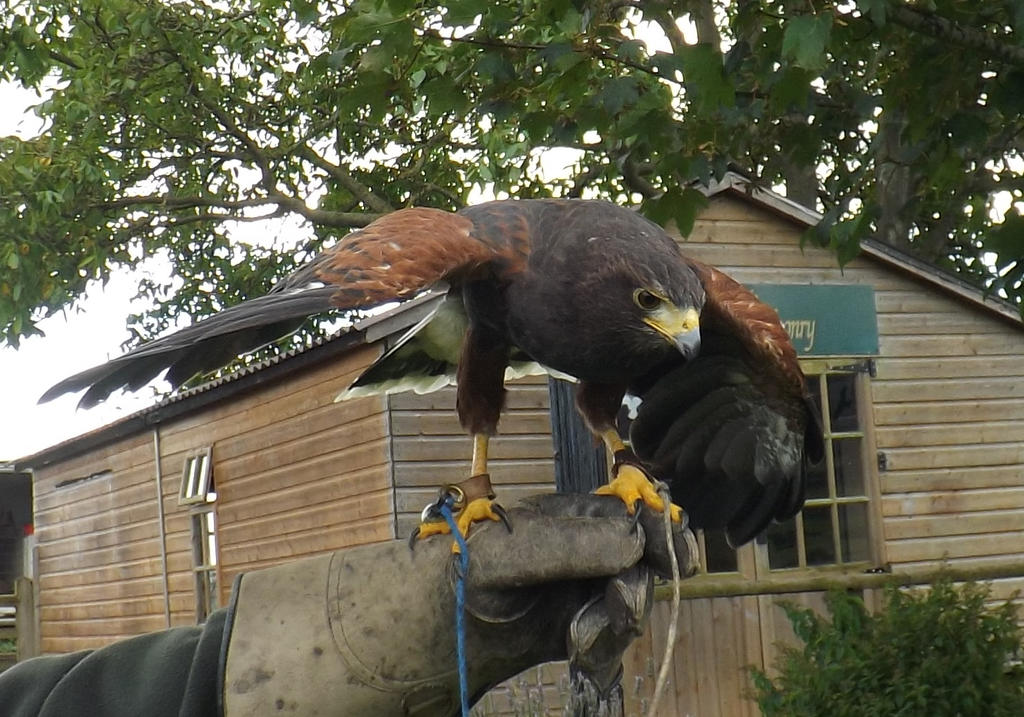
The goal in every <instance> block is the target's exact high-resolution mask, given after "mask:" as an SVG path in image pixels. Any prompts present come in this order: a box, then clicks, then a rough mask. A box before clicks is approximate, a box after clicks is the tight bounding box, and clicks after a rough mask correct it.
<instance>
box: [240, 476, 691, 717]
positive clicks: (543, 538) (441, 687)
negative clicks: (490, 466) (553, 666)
mask: <svg viewBox="0 0 1024 717" xmlns="http://www.w3.org/2000/svg"><path fill="white" fill-rule="evenodd" d="M509 513H510V518H511V522H512V524H513V525H514V526H515V530H514V532H513V533H511V534H510V533H508V532H507V531H506V530H505V528H504V527H502V526H501V525H498V524H494V523H488V524H484V525H483V526H481V527H478V528H477V529H476V530H474V531H473V532H472V533H471V534H470V535H469V537H468V540H467V544H468V548H469V570H468V573H467V575H466V620H465V625H466V627H465V630H466V635H465V637H466V643H465V644H466V661H467V666H468V685H469V692H470V695H471V696H472V698H471V700H472V701H475V700H476V699H479V697H481V696H482V695H483V694H484V693H485V692H486V691H487V690H488V689H490V688H491V687H493V686H494V685H496V684H498V683H499V682H501V681H503V680H505V679H508V678H509V677H512V676H514V675H516V674H518V673H519V672H521V671H522V670H524V669H526V668H528V667H531V666H534V665H538V664H540V663H543V662H549V661H552V660H560V659H566V658H569V660H570V672H571V683H572V697H571V699H572V700H573V701H574V704H573V705H572V710H573V713H574V714H577V715H580V716H581V717H582V716H584V715H586V716H588V717H589V716H594V717H597V715H606V714H607V715H611V714H615V713H614V711H611V712H610V711H609V709H614V705H615V704H616V701H615V700H613V699H612V696H613V695H614V694H615V693H616V691H617V690H618V689H619V679H620V677H621V658H622V653H623V652H624V651H625V649H626V647H627V646H628V645H629V643H630V642H631V641H632V640H633V639H634V638H635V637H636V636H638V635H639V634H641V633H642V631H643V629H644V627H645V625H646V619H647V616H648V614H649V611H650V607H651V600H652V594H653V593H652V588H653V576H654V575H661V576H667V575H669V574H670V570H671V568H670V557H669V553H668V546H667V543H666V536H665V532H664V528H663V527H662V516H660V515H657V514H655V513H654V512H652V511H649V510H641V512H640V517H639V520H638V521H637V520H636V519H634V518H631V517H629V516H628V515H627V514H626V511H625V506H624V505H623V503H622V502H621V501H619V500H618V499H616V498H607V497H600V496H592V495H590V496H588V495H565V494H562V495H545V496H536V497H534V498H532V499H529V500H527V501H524V502H523V503H522V504H521V505H520V506H518V507H516V508H513V509H511V510H510V511H509ZM673 530H674V533H673V535H672V540H673V548H674V549H675V551H676V554H677V557H678V560H679V564H680V566H681V569H682V570H683V571H684V574H689V573H691V572H692V571H693V569H695V560H696V555H697V551H696V543H695V541H694V538H693V535H692V533H690V531H689V530H688V529H687V528H685V526H680V525H675V526H674V527H673ZM456 566H457V556H454V555H452V554H451V551H450V542H449V541H442V540H436V541H426V542H421V543H419V544H417V545H416V547H415V550H410V549H409V547H408V546H407V545H406V544H405V543H404V542H393V543H388V544H384V545H373V546H366V547H362V548H355V549H351V550H345V551H338V552H336V553H333V554H331V555H326V556H323V557H319V558H313V559H311V560H304V561H299V562H295V563H292V564H290V565H286V566H282V567H280V568H273V569H269V570H263V571H258V572H254V573H249V574H246V575H243V576H242V577H241V579H240V581H239V583H238V584H237V586H236V592H235V601H234V607H233V610H234V618H233V621H232V625H231V638H230V644H229V647H228V651H227V660H226V664H225V671H224V685H223V689H224V714H225V715H226V716H227V717H241V716H247V715H262V714H266V712H267V706H268V705H281V709H283V710H285V711H290V712H292V713H302V714H312V713H314V711H315V712H316V713H317V714H322V715H337V716H339V717H340V716H343V715H345V716H347V715H368V714H374V715H383V716H387V715H423V716H427V715H430V716H434V715H436V716H438V717H450V716H451V715H455V714H457V713H458V709H459V688H458V673H457V669H456V663H457V661H456V636H455V631H454V620H455V609H456V602H455V582H456V579H457V567H456Z"/></svg>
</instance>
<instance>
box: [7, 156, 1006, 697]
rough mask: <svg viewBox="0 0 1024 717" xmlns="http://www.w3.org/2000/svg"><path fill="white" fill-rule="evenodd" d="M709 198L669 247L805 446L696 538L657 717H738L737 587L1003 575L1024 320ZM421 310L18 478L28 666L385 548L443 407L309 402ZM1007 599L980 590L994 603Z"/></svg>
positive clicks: (758, 204)
mask: <svg viewBox="0 0 1024 717" xmlns="http://www.w3.org/2000/svg"><path fill="white" fill-rule="evenodd" d="M708 196H709V203H708V206H707V208H706V209H705V211H704V212H703V214H702V215H701V216H700V218H699V219H698V221H697V223H696V226H695V228H694V230H693V232H692V234H691V236H690V237H689V239H688V240H687V241H686V242H684V246H683V249H684V251H685V252H687V253H689V254H691V255H692V256H694V257H696V258H699V259H701V260H704V261H707V262H709V263H712V264H714V265H716V266H719V267H720V268H722V269H724V270H725V271H727V272H728V273H730V274H732V275H733V276H734V277H735V278H737V279H738V280H740V281H742V282H744V283H748V284H751V285H753V286H755V287H756V290H757V291H758V292H759V293H760V294H761V295H762V297H763V298H765V300H768V301H770V302H772V303H775V304H776V305H777V306H778V307H779V309H780V313H781V314H782V316H783V319H784V321H785V322H786V323H787V327H788V328H789V330H790V333H791V335H792V336H793V338H794V343H795V344H796V346H797V349H798V351H799V352H800V354H801V359H802V361H803V362H804V366H805V371H806V372H807V373H808V375H809V377H810V379H809V380H810V381H811V383H812V386H813V387H814V390H815V391H816V392H817V394H818V395H819V396H820V398H821V403H822V405H823V407H824V410H823V412H824V422H825V427H826V435H827V439H828V444H829V445H828V448H829V450H828V461H827V464H826V465H825V466H824V467H823V468H822V469H821V470H820V471H819V472H818V473H817V474H816V475H815V476H814V479H813V480H812V484H811V486H810V490H809V501H808V505H807V507H806V509H805V510H804V511H803V513H802V514H801V516H799V517H798V518H797V519H796V520H795V521H792V522H789V523H787V524H785V525H781V526H776V527H774V528H773V529H772V530H770V531H769V532H768V534H767V536H766V539H765V540H764V541H758V542H756V543H754V544H751V545H748V546H744V547H743V548H741V549H740V550H738V551H732V550H731V549H729V548H728V547H727V546H725V545H724V542H723V541H722V540H721V538H720V537H719V536H715V535H707V536H702V538H701V544H702V552H703V558H704V571H703V573H702V574H701V575H699V576H697V577H695V578H693V579H691V580H690V581H687V585H686V587H687V588H688V589H690V590H691V591H693V592H694V594H700V595H702V596H701V597H694V598H691V599H687V600H686V601H685V602H684V606H683V612H682V615H681V621H680V624H679V628H680V635H679V643H678V645H677V647H676V660H675V663H676V664H675V671H674V679H673V686H672V690H671V695H670V699H671V700H674V703H675V710H676V714H679V715H686V714H699V715H701V717H715V716H716V715H721V716H722V717H732V716H733V715H754V714H756V710H755V708H754V707H753V705H752V704H751V703H749V702H746V701H745V700H744V699H743V697H742V695H743V693H744V692H745V691H746V689H747V683H746V677H745V672H744V670H743V667H744V666H745V665H748V664H755V665H764V664H768V663H770V661H771V659H772V657H773V654H774V647H773V645H774V643H775V642H776V641H777V640H778V639H782V638H785V636H786V634H787V628H786V626H785V625H784V620H783V619H782V617H781V612H780V611H779V610H778V608H777V607H776V606H775V598H774V597H772V596H765V595H757V594H756V593H757V592H758V590H759V589H758V587H757V586H759V585H760V586H763V585H765V584H778V583H780V582H783V583H784V582H785V581H790V582H791V584H792V585H794V586H796V585H801V584H803V583H804V582H806V581H807V579H808V577H817V576H831V577H832V578H835V579H836V580H839V581H843V580H853V579H854V578H855V577H857V576H861V575H863V573H864V571H865V570H868V569H872V568H878V567H892V568H895V569H919V568H928V567H937V566H939V565H941V564H944V563H948V564H951V565H977V566H990V567H992V568H993V569H998V568H999V567H1000V566H1003V565H1009V564H1010V563H1012V562H1015V561H1017V562H1019V560H1020V558H1021V557H1022V554H1024V531H1022V528H1024V420H1022V419H1024V330H1022V329H1024V326H1022V323H1021V320H1020V317H1019V315H1018V314H1017V313H1016V311H1015V309H1014V308H1013V307H1011V306H1008V305H1006V304H1004V303H1001V302H999V301H997V300H994V299H992V298H986V297H984V296H983V295H982V293H981V292H979V291H978V290H976V289H974V288H972V287H970V286H968V285H966V284H962V283H960V282H959V281H957V280H956V279H955V278H951V277H949V276H946V275H944V274H942V273H940V272H938V271H936V270H935V269H934V268H932V267H929V266H926V265H922V264H920V263H918V262H916V261H914V260H912V259H910V258H908V257H906V256H903V255H900V254H898V253H896V252H894V251H893V250H891V249H888V248H886V247H884V246H881V245H878V244H874V243H870V242H869V243H867V244H866V245H865V248H864V252H863V253H862V255H861V256H860V257H859V258H857V259H855V260H854V261H853V262H851V263H850V264H848V265H847V266H846V267H845V268H843V269H840V268H838V267H837V265H836V263H835V259H834V257H833V255H832V254H830V253H828V252H826V251H824V250H820V249H816V248H811V247H807V248H803V249H801V247H800V242H799V238H800V235H801V233H802V232H803V230H804V229H806V227H807V226H809V225H811V224H813V223H814V222H816V221H817V216H816V215H815V214H814V213H813V212H810V211H809V210H807V209H804V208H802V207H800V206H798V205H796V204H793V203H791V202H789V201H787V200H785V199H784V198H781V197H778V196H776V195H774V194H771V193H768V192H763V191H759V190H753V191H750V190H749V189H748V188H747V187H746V186H745V185H744V184H743V182H742V180H741V179H740V178H739V177H735V176H730V177H728V178H727V179H726V181H725V182H723V183H722V184H720V185H717V186H715V187H714V188H713V189H711V190H710V191H709V192H708ZM428 303H429V299H427V300H425V301H419V302H416V303H414V304H412V305H407V306H405V307H403V308H401V309H400V310H396V311H393V312H391V313H390V314H387V315H384V316H381V317H378V318H377V319H375V320H373V321H371V322H368V323H365V324H362V325H360V326H359V327H358V329H357V330H352V331H350V332H348V333H346V334H344V335H342V336H340V337H338V338H336V339H334V340H332V341H328V342H324V343H321V344H319V345H317V346H314V347H313V348H310V349H307V350H304V351H301V352H295V353H293V354H290V355H286V356H283V357H281V358H279V359H276V360H273V361H269V362H266V363H264V364H261V365H258V366H254V367H252V368H250V369H247V370H246V371H243V372H241V373H239V374H236V375H233V376H231V377H229V378H226V379H223V380H221V381H218V382H215V383H213V384H210V385H207V386H203V387H201V388H198V389H195V390H192V391H188V392H185V393H183V394H181V395H179V396H176V397H174V398H172V399H169V400H167V401H165V402H164V403H162V404H159V405H158V406H156V407H154V408H152V409H148V410H146V411H142V412H140V413H138V414H135V415H133V416H130V417H128V418H126V419H123V420H121V421H119V422H117V423H114V424H112V425H110V426H107V427H105V428H102V429H99V430H98V431H94V432H93V433H90V434H87V435H85V436H82V437H79V438H76V439H73V440H71V441H68V442H65V443H62V444H60V445H57V446H54V447H52V448H49V449H47V450H44V451H41V452H40V453H37V454H35V455H33V456H28V457H26V458H24V459H22V460H20V461H18V467H19V468H21V469H31V470H32V472H33V475H34V479H33V480H34V489H35V526H36V540H37V551H38V554H37V562H38V599H39V608H40V609H39V617H40V623H41V624H40V630H41V632H40V635H41V646H42V649H43V651H44V652H66V651H71V650H76V649H81V648H85V647H95V646H98V645H102V644H105V643H107V642H110V641H112V640H115V639H117V638H120V637H126V636H129V635H134V634H138V633H141V632H145V631H148V630H156V629H161V628H163V627H165V626H168V625H181V624H189V623H193V622H195V621H196V620H197V619H202V616H203V615H205V614H206V613H207V612H208V611H209V610H210V609H212V607H214V606H215V605H218V604H223V603H224V601H225V600H226V598H227V593H228V591H229V590H230V585H231V582H232V580H233V578H234V577H235V576H236V575H237V574H238V573H240V572H242V571H245V570H252V569H256V568H261V567H266V566H271V565H275V564H280V563H282V562H285V561H288V560H291V559H293V558H296V557H301V556H305V555H309V554H313V553H318V552H322V551H327V550H334V549H338V548H343V547H346V546H350V545H355V544H361V543H368V542H374V541H380V540H389V539H393V538H402V537H404V536H405V535H407V533H408V529H409V528H410V527H411V526H412V525H413V524H414V522H415V516H416V515H417V514H418V512H419V510H420V509H421V508H422V506H423V505H424V504H425V503H426V502H427V501H428V500H430V499H431V498H432V497H433V495H434V493H435V491H436V486H437V485H438V484H439V483H440V482H442V481H444V480H446V479H448V478H449V477H451V476H462V475H464V474H465V472H466V470H467V468H468V464H469V457H470V456H469V454H470V442H469V441H468V440H466V438H465V437H464V436H463V435H462V432H461V430H460V429H459V427H458V425H457V421H456V419H455V415H454V411H453V407H454V396H453V391H452V390H451V389H446V390H443V391H440V392H437V393H433V394H429V395H424V396H417V395H412V394H402V395H396V396H391V397H387V398H385V397H371V398H363V399H358V400H354V401H348V402H343V403H334V397H335V396H336V395H337V394H338V393H339V392H340V391H341V390H342V389H343V388H344V387H345V386H346V385H347V384H348V382H349V381H351V380H352V379H353V378H354V377H355V375H356V374H357V373H358V372H359V371H360V370H361V369H362V368H363V367H364V366H365V365H367V364H368V363H369V362H370V361H371V360H372V359H373V358H374V357H375V356H376V355H378V353H379V351H380V350H381V347H382V346H384V345H386V344H387V342H388V341H389V340H393V338H394V337H396V336H397V335H400V334H401V332H402V331H403V330H404V329H405V328H407V327H409V326H411V325H412V324H413V323H414V322H415V321H416V320H418V318H420V317H421V316H422V315H423V312H424V311H426V310H427V309H428V308H429V307H428V306H427V304H428ZM55 378H56V377H55ZM508 405H509V410H508V412H507V414H506V415H505V417H504V419H503V421H502V424H501V430H502V431H503V433H502V435H501V436H499V437H497V438H496V439H495V441H494V443H493V444H492V446H493V447H492V451H491V453H492V459H493V460H492V463H491V468H492V475H493V477H494V479H495V481H496V483H497V484H498V485H499V486H500V488H499V490H500V491H501V494H502V496H503V500H504V501H506V502H512V501H513V499H514V496H515V495H517V494H520V493H524V492H535V491H539V490H551V489H552V488H553V484H554V474H555V465H556V457H555V452H554V450H553V448H552V440H551V436H550V426H551V422H550V418H549V409H548V407H549V389H548V386H547V383H546V381H544V380H542V379H527V380H523V381H520V382H517V383H515V384H514V385H513V386H511V390H510V394H509V401H508ZM801 581H803V582H801ZM1021 587H1024V579H1006V580H1001V581H1000V582H999V584H998V593H999V594H1009V592H1010V591H1011V590H1013V589H1017V588H1021ZM793 589H794V590H795V589H798V588H793ZM789 597H790V598H795V599H796V600H798V601H803V602H806V603H808V604H815V603H816V602H817V601H818V600H820V593H818V592H814V591H808V592H803V593H801V592H796V593H794V594H792V595H790V596H789ZM667 620H668V616H667V611H666V610H665V609H664V606H659V608H658V610H657V612H656V614H655V617H654V624H653V627H652V630H650V631H649V634H648V636H646V637H645V638H644V639H642V640H641V641H639V643H638V644H637V645H636V646H635V648H634V649H632V650H631V651H630V653H629V655H628V661H627V662H628V664H627V677H626V691H627V699H628V700H629V701H630V703H631V706H633V707H640V706H642V703H643V700H644V699H646V697H647V696H648V695H649V691H650V688H651V684H652V683H653V675H654V672H655V670H654V665H655V661H656V659H657V657H656V656H655V653H658V654H660V649H661V642H662V640H663V639H664V638H663V635H664V627H665V624H666V622H667ZM629 711H630V710H627V712H629ZM665 713H666V714H670V713H671V711H666V712H665Z"/></svg>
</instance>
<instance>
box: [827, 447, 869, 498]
mask: <svg viewBox="0 0 1024 717" xmlns="http://www.w3.org/2000/svg"><path fill="white" fill-rule="evenodd" d="M861 455H862V453H861V439H860V438H833V439H832V458H833V460H834V463H835V469H836V494H837V495H840V496H843V497H855V496H863V495H866V493H865V492H864V465H863V463H862V461H861Z"/></svg>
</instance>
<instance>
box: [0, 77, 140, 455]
mask: <svg viewBox="0 0 1024 717" xmlns="http://www.w3.org/2000/svg"><path fill="white" fill-rule="evenodd" d="M38 101H39V98H38V97H37V96H36V95H35V94H34V93H32V92H27V91H25V90H23V89H21V88H20V87H17V86H13V85H8V84H0V136H7V135H11V134H17V135H20V136H32V135H34V134H36V133H37V132H38V131H39V128H40V125H39V121H38V119H37V118H36V117H35V115H33V114H31V113H30V112H29V111H28V107H29V106H30V105H32V104H35V103H36V102H38ZM135 289H136V281H135V279H134V278H133V276H132V275H131V274H125V275H121V276H115V277H114V278H113V279H112V280H111V281H110V282H109V283H108V284H107V285H106V286H100V285H99V284H98V283H97V284H96V285H95V286H94V287H92V288H91V289H90V291H89V295H88V298H87V299H86V300H85V301H84V302H83V304H82V306H81V311H73V310H72V311H68V312H67V313H66V314H64V315H60V314H58V315H56V316H53V317H51V318H49V319H47V320H46V321H44V322H43V323H42V324H41V327H42V329H43V331H44V332H45V333H46V336H45V337H43V336H33V337H32V338H29V339H26V340H24V341H23V342H22V343H21V346H20V347H19V348H18V349H13V348H11V347H9V346H3V347H2V348H0V406H2V408H0V462H3V461H10V460H14V459H15V458H21V457H23V456H27V455H29V454H31V453H33V452H35V451H37V450H39V449H41V448H46V447H47V446H51V445H54V444H55V443H59V442H61V441H63V440H65V439H67V438H71V437H72V436H75V435H78V434H80V433H84V432H86V431H89V430H92V429H93V428H98V427H99V426H102V425H106V424H107V423H110V422H112V421H114V420H117V419H118V418H119V417H121V416H125V415H127V414H129V413H133V412H135V411H137V410H139V409H141V408H144V407H145V406H146V405H148V404H149V403H152V402H153V398H152V393H151V392H150V393H147V392H144V391H143V392H139V393H138V394H134V395H132V394H126V395H121V394H117V395H115V396H113V397H111V399H110V400H109V401H107V402H106V403H104V404H101V405H100V406H99V407H97V408H94V409H92V410H89V411H77V410H76V409H75V405H76V404H77V402H78V398H77V396H63V397H61V398H59V399H57V400H55V401H52V402H50V403H48V404H45V405H42V406H40V405H37V403H36V400H37V399H38V398H39V396H40V395H41V394H42V393H43V391H45V390H46V389H47V388H49V387H50V386H52V385H53V384H55V383H56V382H57V381H59V380H60V379H62V378H64V377H66V376H69V375H70V374H73V373H75V372H77V371H81V370H83V369H86V368H89V367H90V366H94V365H96V364H99V363H102V362H104V361H106V360H107V359H108V358H111V357H113V356H117V355H118V354H120V353H121V348H120V346H121V343H122V342H123V341H125V340H126V339H127V338H128V331H127V330H126V329H125V322H124V317H125V316H127V315H128V313H129V306H130V303H131V297H132V296H133V295H134V294H135Z"/></svg>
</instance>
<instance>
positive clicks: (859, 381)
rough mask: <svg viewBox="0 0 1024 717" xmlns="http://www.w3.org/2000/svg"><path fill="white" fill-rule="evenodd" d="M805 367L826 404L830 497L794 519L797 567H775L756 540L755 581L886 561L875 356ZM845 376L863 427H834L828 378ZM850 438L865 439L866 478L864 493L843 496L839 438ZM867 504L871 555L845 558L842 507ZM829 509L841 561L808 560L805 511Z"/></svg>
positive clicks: (812, 501) (811, 362)
mask: <svg viewBox="0 0 1024 717" xmlns="http://www.w3.org/2000/svg"><path fill="white" fill-rule="evenodd" d="M800 367H801V369H802V370H803V372H804V375H805V376H806V377H807V378H808V379H815V380H818V381H819V382H820V383H819V395H820V397H821V404H820V405H819V406H817V407H818V409H819V410H820V411H821V417H822V433H823V435H824V438H825V471H826V479H827V483H828V495H827V496H826V497H817V498H809V499H807V500H806V501H805V504H804V508H803V509H801V511H800V513H798V514H797V515H796V516H795V517H794V518H793V519H792V520H793V521H794V530H795V533H796V537H797V553H798V564H797V565H796V566H785V567H771V565H770V560H769V557H770V556H769V546H768V541H767V539H766V537H765V535H762V536H760V537H759V538H758V539H757V540H756V541H754V556H755V560H754V565H755V571H754V579H755V580H756V579H758V578H761V577H768V576H772V575H784V574H794V573H800V572H805V573H806V572H822V571H827V572H840V573H842V572H850V571H854V572H863V571H864V570H866V569H872V568H875V567H879V566H881V565H884V564H885V550H884V548H885V546H884V541H883V539H882V511H881V489H880V485H879V476H878V458H877V449H876V446H875V431H874V412H873V404H872V400H871V383H870V380H871V376H872V375H873V374H874V359H873V358H872V357H851V356H843V357H828V358H813V359H812V358H803V359H801V360H800ZM837 374H845V375H849V376H852V377H853V378H854V390H855V401H856V409H857V418H858V428H857V430H844V431H833V430H832V426H831V413H830V404H829V400H830V398H829V394H828V385H827V379H826V376H828V375H837ZM844 439H859V440H860V444H861V449H860V463H861V469H862V473H863V475H862V479H863V482H864V487H863V490H864V492H863V494H862V495H858V496H840V495H838V494H837V490H838V488H837V477H836V473H835V454H834V451H833V442H834V441H836V440H840V441H841V440H844ZM857 504H859V505H864V506H865V520H866V523H867V534H866V535H865V540H866V543H867V546H866V548H867V557H866V558H864V559H862V560H848V559H845V556H844V555H843V549H842V539H841V536H840V523H839V516H838V511H839V508H840V506H842V505H857ZM808 506H809V507H812V508H814V507H826V506H827V507H828V508H829V516H830V521H831V528H832V536H831V537H832V550H833V554H834V555H835V562H831V563H825V564H820V565H814V564H808V563H807V542H806V540H807V535H806V531H805V527H804V511H805V510H806V508H807V507H808Z"/></svg>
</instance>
